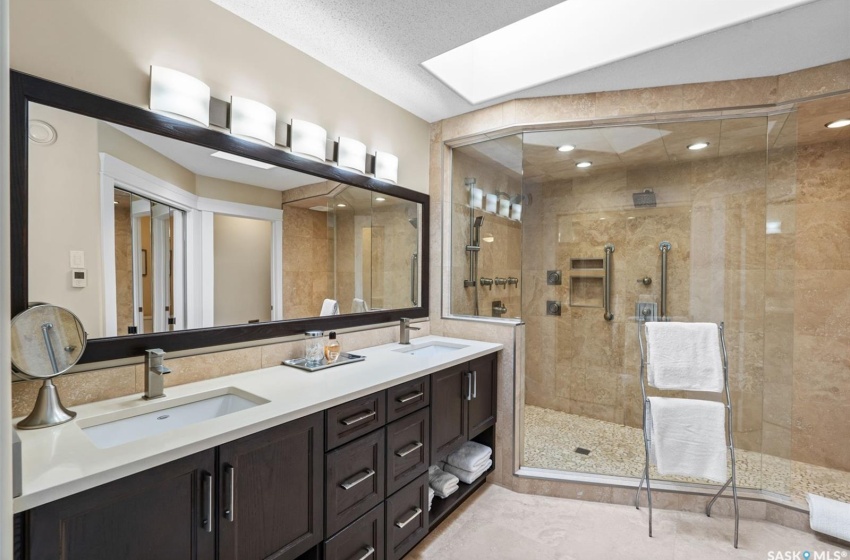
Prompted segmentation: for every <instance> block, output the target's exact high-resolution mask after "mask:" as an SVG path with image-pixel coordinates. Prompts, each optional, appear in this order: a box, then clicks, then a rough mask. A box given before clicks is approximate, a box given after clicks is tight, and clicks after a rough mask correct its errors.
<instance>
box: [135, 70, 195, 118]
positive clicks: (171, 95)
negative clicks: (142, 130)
mask: <svg viewBox="0 0 850 560" xmlns="http://www.w3.org/2000/svg"><path fill="white" fill-rule="evenodd" d="M150 108H151V111H155V112H157V113H163V114H165V115H168V116H169V117H171V118H174V119H178V120H181V121H183V122H188V123H192V124H200V125H201V126H209V124H210V87H209V86H208V85H207V84H205V83H204V82H202V81H201V80H199V79H197V78H194V77H192V76H190V75H189V74H184V73H183V72H178V71H177V70H172V69H170V68H163V67H162V66H151V97H150Z"/></svg>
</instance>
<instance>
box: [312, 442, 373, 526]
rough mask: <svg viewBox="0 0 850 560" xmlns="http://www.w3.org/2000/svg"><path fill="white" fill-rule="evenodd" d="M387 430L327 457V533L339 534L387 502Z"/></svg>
mask: <svg viewBox="0 0 850 560" xmlns="http://www.w3.org/2000/svg"><path fill="white" fill-rule="evenodd" d="M384 449H385V442H384V430H383V429H382V430H378V431H376V432H373V433H371V434H369V435H367V436H363V437H362V438H360V439H358V440H356V441H353V442H351V443H349V444H347V445H344V446H343V447H340V448H339V449H335V450H334V451H331V452H330V453H328V454H327V456H326V457H325V462H326V464H327V467H326V471H325V473H326V474H325V505H326V508H325V534H326V535H327V536H330V535H333V534H335V533H337V532H338V531H339V530H340V529H343V528H344V527H345V526H346V525H348V524H349V523H351V522H352V521H354V520H355V519H357V518H358V517H360V516H361V515H363V514H364V513H366V512H367V511H369V510H370V509H372V508H373V507H375V506H376V505H378V504H379V503H381V502H382V501H383V500H384V496H385V494H384V492H385V481H384V473H385V470H384V461H385V459H384Z"/></svg>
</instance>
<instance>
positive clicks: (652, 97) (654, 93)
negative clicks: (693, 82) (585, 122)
mask: <svg viewBox="0 0 850 560" xmlns="http://www.w3.org/2000/svg"><path fill="white" fill-rule="evenodd" d="M683 108H684V105H683V99H682V86H664V87H657V88H645V89H629V90H622V91H606V92H600V93H597V94H596V116H597V117H616V116H620V115H643V114H648V113H665V112H670V111H681V110H682V109H683Z"/></svg>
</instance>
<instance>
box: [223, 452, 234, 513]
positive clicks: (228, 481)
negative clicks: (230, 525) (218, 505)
mask: <svg viewBox="0 0 850 560" xmlns="http://www.w3.org/2000/svg"><path fill="white" fill-rule="evenodd" d="M235 488H236V468H235V467H234V466H233V465H227V466H225V467H224V495H225V496H226V497H227V503H226V504H225V505H224V518H225V519H227V520H228V521H230V522H233V516H234V511H233V509H234V507H235V503H236V502H235V501H234V492H235V491H236V490H235Z"/></svg>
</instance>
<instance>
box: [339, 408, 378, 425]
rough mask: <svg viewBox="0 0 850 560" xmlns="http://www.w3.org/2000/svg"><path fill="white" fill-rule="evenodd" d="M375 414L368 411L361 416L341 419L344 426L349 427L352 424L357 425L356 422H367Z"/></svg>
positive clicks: (372, 411)
mask: <svg viewBox="0 0 850 560" xmlns="http://www.w3.org/2000/svg"><path fill="white" fill-rule="evenodd" d="M376 414H377V412H375V411H374V410H370V411H369V412H367V413H365V414H361V415H360V416H349V417H348V418H343V419H342V423H343V424H345V425H346V426H351V425H352V424H357V423H358V422H362V421H363V420H368V419H369V418H372V417H373V416H375V415H376Z"/></svg>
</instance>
